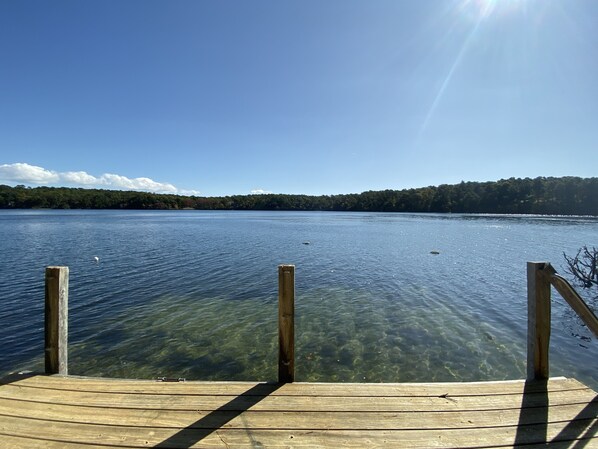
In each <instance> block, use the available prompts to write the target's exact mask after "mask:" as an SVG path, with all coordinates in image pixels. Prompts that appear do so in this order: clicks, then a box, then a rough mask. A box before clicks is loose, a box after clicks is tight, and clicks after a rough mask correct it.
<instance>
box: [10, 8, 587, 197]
mask: <svg viewBox="0 0 598 449" xmlns="http://www.w3.org/2000/svg"><path fill="white" fill-rule="evenodd" d="M597 23H598V1H596V0H560V1H558V0H446V1H441V0H438V1H432V0H430V1H421V0H413V1H407V0H391V1H384V0H375V1H353V0H328V1H315V0H306V1H285V2H279V1H244V0H243V1H232V0H231V1H216V0H213V1H212V0H203V1H176V0H175V1H152V0H143V1H142V0H138V1H127V0H118V1H111V0H101V1H94V0H88V1H79V0H72V1H60V0H55V1H51V2H49V1H29V0H19V1H10V0H0V183H4V184H9V185H16V184H25V185H31V186H36V185H54V186H58V185H64V186H75V187H79V186H83V187H101V188H117V189H137V190H149V191H159V192H169V193H183V194H193V193H195V194H201V195H206V196H215V195H229V194H248V193H251V192H260V191H266V192H275V193H306V194H333V193H351V192H362V191H365V190H379V189H402V188H409V187H422V186H427V185H438V184H442V183H457V182H460V181H461V180H465V181H488V180H497V179H501V178H509V177H536V176H565V175H572V176H583V177H589V176H596V175H598V170H597V162H598V151H597V150H598V26H596V24H597Z"/></svg>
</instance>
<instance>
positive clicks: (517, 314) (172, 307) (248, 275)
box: [0, 210, 598, 387]
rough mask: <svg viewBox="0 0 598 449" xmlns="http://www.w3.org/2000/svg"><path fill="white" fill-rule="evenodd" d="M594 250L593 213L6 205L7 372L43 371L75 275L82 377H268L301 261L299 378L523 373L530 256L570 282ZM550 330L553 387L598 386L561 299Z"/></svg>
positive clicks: (2, 219)
mask: <svg viewBox="0 0 598 449" xmlns="http://www.w3.org/2000/svg"><path fill="white" fill-rule="evenodd" d="M307 241H308V242H310V244H309V245H304V244H303V242H307ZM584 244H587V245H594V246H598V219H596V218H562V217H533V216H526V217H519V216H508V217H494V216H472V215H418V214H370V213H311V212H310V213H298V212H291V213H287V212H203V211H185V212H183V211H177V212H164V211H159V212H140V211H135V212H120V211H45V210H44V211H0V251H1V253H0V254H1V256H0V301H1V307H0V346H1V347H2V351H1V353H0V375H3V374H6V373H8V372H11V371H15V370H21V369H30V370H42V369H43V338H44V337H43V303H44V291H43V283H44V268H45V266H47V265H67V266H69V267H70V273H71V274H70V297H69V308H70V310H69V332H70V333H69V339H70V346H69V348H70V352H69V370H70V372H71V373H72V374H80V375H92V376H113V377H135V378H154V377H158V376H169V377H186V378H187V379H206V380H208V379H215V380H216V379H217V380H228V379H244V380H275V379H276V373H277V371H276V369H277V368H276V363H277V291H278V290H277V288H278V287H277V282H278V280H277V265H278V264H281V263H293V264H295V265H296V267H297V268H296V285H297V288H296V290H297V292H296V314H297V317H296V342H297V343H296V344H297V348H296V357H297V362H296V370H297V380H301V381H308V380H309V381H347V382H348V381H361V382H364V381H365V382H381V381H383V382H398V381H401V382H414V381H472V380H499V379H508V378H523V377H525V348H526V319H527V318H526V278H525V273H526V261H528V260H539V261H545V260H547V261H551V262H552V263H553V265H554V266H555V267H556V268H557V270H560V271H562V265H563V257H562V253H563V252H567V253H569V254H571V253H574V252H575V251H576V250H577V249H578V248H579V247H580V246H582V245H584ZM433 250H436V251H439V252H440V254H439V255H432V254H430V251H433ZM94 256H98V257H99V258H100V262H99V263H96V262H95V261H94ZM554 296H557V295H554ZM557 298H558V297H557ZM552 332H553V334H552V350H551V375H568V376H575V377H577V378H579V379H580V380H582V381H585V382H586V383H588V384H590V385H592V386H593V387H597V386H598V374H597V370H596V360H597V354H598V349H597V347H596V346H597V345H596V342H595V340H594V339H589V338H588V337H589V333H588V331H587V330H585V329H584V328H583V327H581V326H580V325H579V323H578V322H577V320H576V319H575V318H574V317H573V316H572V314H571V313H570V312H568V309H567V308H565V307H564V306H563V301H562V300H560V299H556V300H555V301H554V308H553V330H552Z"/></svg>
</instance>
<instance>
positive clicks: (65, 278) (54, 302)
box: [45, 267, 69, 375]
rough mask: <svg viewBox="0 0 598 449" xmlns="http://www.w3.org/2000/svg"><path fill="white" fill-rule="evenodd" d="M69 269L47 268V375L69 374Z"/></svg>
mask: <svg viewBox="0 0 598 449" xmlns="http://www.w3.org/2000/svg"><path fill="white" fill-rule="evenodd" d="M68 298H69V268H68V267H47V268H46V304H45V336H46V347H45V359H46V374H62V375H67V374H68Z"/></svg>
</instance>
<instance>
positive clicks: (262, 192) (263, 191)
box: [251, 189, 272, 195]
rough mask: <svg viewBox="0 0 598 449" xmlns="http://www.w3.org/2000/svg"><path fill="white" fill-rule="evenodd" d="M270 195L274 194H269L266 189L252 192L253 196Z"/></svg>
mask: <svg viewBox="0 0 598 449" xmlns="http://www.w3.org/2000/svg"><path fill="white" fill-rule="evenodd" d="M268 193H272V192H269V191H267V190H264V189H253V190H252V191H251V194H252V195H266V194H268Z"/></svg>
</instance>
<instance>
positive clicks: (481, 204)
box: [0, 176, 598, 216]
mask: <svg viewBox="0 0 598 449" xmlns="http://www.w3.org/2000/svg"><path fill="white" fill-rule="evenodd" d="M0 209H132V210H134V209H137V210H283V211H338V212H342V211H347V212H433V213H447V212H452V213H482V214H539V215H590V216H597V215H598V178H579V177H572V176H567V177H558V178H556V177H548V178H545V177H539V178H534V179H531V178H525V179H519V178H510V179H502V180H499V181H492V182H461V183H459V184H452V185H447V184H443V185H440V186H429V187H421V188H415V189H403V190H379V191H367V192H362V193H352V194H339V195H319V196H314V195H301V194H258V195H233V196H224V197H200V196H182V195H170V194H159V193H149V192H135V191H122V190H101V189H81V188H68V187H25V186H22V185H20V186H15V187H10V186H7V185H0Z"/></svg>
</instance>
